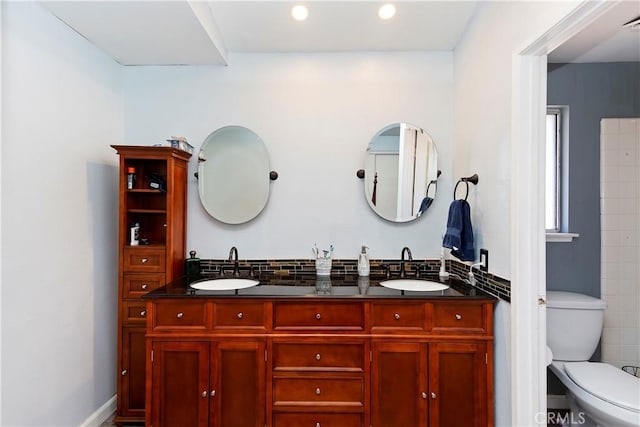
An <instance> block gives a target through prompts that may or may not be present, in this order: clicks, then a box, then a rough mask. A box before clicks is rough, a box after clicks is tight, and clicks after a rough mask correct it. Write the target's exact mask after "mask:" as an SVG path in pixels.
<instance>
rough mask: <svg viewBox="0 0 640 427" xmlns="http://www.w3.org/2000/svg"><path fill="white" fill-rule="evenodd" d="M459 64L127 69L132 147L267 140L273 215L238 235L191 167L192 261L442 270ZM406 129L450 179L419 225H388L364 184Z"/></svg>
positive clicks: (265, 61)
mask: <svg viewBox="0 0 640 427" xmlns="http://www.w3.org/2000/svg"><path fill="white" fill-rule="evenodd" d="M452 58H453V55H452V53H450V52H443V53H438V52H436V53H363V54H315V55H311V54H308V55H304V54H282V55H279V54H270V55H259V54H242V55H235V56H232V57H231V65H230V66H229V67H206V66H200V67H128V68H127V69H126V70H125V136H126V143H127V144H149V145H150V144H154V143H158V142H162V141H164V139H166V138H167V137H169V136H170V135H182V136H186V137H187V138H188V140H189V141H190V142H191V143H192V145H194V146H195V147H196V152H197V150H198V149H199V148H200V145H201V144H202V142H203V141H204V139H205V138H206V137H207V136H208V135H209V134H210V133H211V132H213V131H214V130H216V129H218V128H220V127H222V126H226V125H242V126H246V127H248V128H250V129H251V130H253V131H254V132H256V133H257V134H258V135H259V136H261V137H262V139H263V140H264V142H265V144H266V146H267V149H268V150H269V153H270V157H271V168H272V169H274V170H276V171H278V173H279V175H280V177H279V178H278V180H277V181H275V182H273V183H272V184H271V195H270V198H269V202H268V204H267V206H266V208H265V210H264V211H263V212H262V213H261V214H260V215H259V216H258V217H257V218H256V219H254V220H253V221H251V222H249V223H247V224H244V225H239V226H229V225H225V224H221V223H219V222H217V221H216V220H214V219H212V218H211V217H209V216H208V215H207V214H206V213H205V211H204V209H203V208H202V206H201V205H200V201H199V200H198V192H197V182H196V180H195V178H193V172H195V171H196V168H197V161H196V159H195V157H196V156H194V158H192V161H191V163H190V174H189V177H190V180H189V213H188V249H189V250H191V249H195V250H197V251H198V254H199V256H200V257H203V258H223V257H227V255H228V253H229V248H230V247H231V246H234V245H235V246H237V247H238V249H239V254H240V258H254V259H255V258H310V257H311V256H312V253H311V247H312V246H313V244H314V243H317V244H318V246H321V247H323V248H324V247H328V246H329V244H330V243H333V244H334V245H335V246H336V252H335V256H336V257H337V258H352V259H355V258H356V257H357V254H358V252H359V250H360V246H361V245H363V244H366V245H367V246H369V247H370V248H371V256H372V257H374V258H382V257H388V258H398V257H399V256H400V250H401V249H402V247H403V246H409V247H410V248H411V249H412V251H413V254H414V258H426V257H429V258H437V257H438V254H439V247H440V242H441V237H440V236H441V235H442V234H443V232H444V227H445V224H446V218H447V212H448V206H449V203H450V201H451V188H452V187H451V177H452V170H451V165H452V146H453V140H452V136H453V122H452V116H453V103H452V99H453V69H452ZM399 121H406V122H409V123H412V124H415V125H417V126H420V127H422V128H424V129H425V130H426V131H427V132H429V134H430V135H431V136H432V138H433V139H434V141H435V143H436V145H437V147H438V154H439V164H438V166H439V168H440V169H441V170H442V172H443V173H442V176H441V178H440V182H439V184H438V197H437V198H436V201H435V202H434V203H433V205H432V207H431V208H430V209H429V211H428V212H427V213H426V214H425V215H423V216H422V217H421V218H420V219H419V220H418V221H415V222H412V223H405V224H394V223H390V222H387V221H385V220H383V219H381V218H380V217H378V216H377V215H375V214H374V213H373V211H371V209H370V208H369V206H368V204H367V201H366V199H365V196H364V187H363V186H364V183H363V181H362V180H360V179H358V178H357V177H356V171H357V170H358V169H361V168H363V167H364V162H365V149H366V147H367V144H368V143H369V141H370V139H371V138H372V137H373V136H374V135H375V134H376V132H378V130H380V129H381V128H383V127H384V126H386V125H388V124H391V123H394V122H399Z"/></svg>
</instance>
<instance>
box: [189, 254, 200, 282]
mask: <svg viewBox="0 0 640 427" xmlns="http://www.w3.org/2000/svg"><path fill="white" fill-rule="evenodd" d="M185 264H186V267H185V270H186V273H187V276H189V277H197V276H199V275H200V258H196V251H191V252H189V258H187V260H186V262H185Z"/></svg>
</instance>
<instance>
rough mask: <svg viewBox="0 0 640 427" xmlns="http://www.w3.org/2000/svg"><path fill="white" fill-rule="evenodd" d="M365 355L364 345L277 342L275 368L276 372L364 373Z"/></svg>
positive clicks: (274, 357)
mask: <svg viewBox="0 0 640 427" xmlns="http://www.w3.org/2000/svg"><path fill="white" fill-rule="evenodd" d="M364 354H365V348H364V344H342V343H336V344H327V343H304V344H300V343H284V342H276V343H274V344H273V367H274V369H275V370H306V371H327V370H329V371H355V372H362V371H363V370H364V363H365V362H364V359H365V356H364Z"/></svg>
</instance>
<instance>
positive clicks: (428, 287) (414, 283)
mask: <svg viewBox="0 0 640 427" xmlns="http://www.w3.org/2000/svg"><path fill="white" fill-rule="evenodd" d="M380 284H381V285H382V286H384V287H385V288H390V289H397V290H400V291H416V292H432V291H444V290H445V289H449V285H445V284H444V283H439V282H431V281H429V280H420V279H392V280H385V281H382V282H380Z"/></svg>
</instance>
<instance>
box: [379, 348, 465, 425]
mask: <svg viewBox="0 0 640 427" xmlns="http://www.w3.org/2000/svg"><path fill="white" fill-rule="evenodd" d="M426 392H427V346H426V344H419V343H381V342H374V343H373V360H372V367H371V425H372V426H373V427H399V426H411V427H420V426H426V425H427V401H426V397H427V395H426ZM452 425H453V424H452Z"/></svg>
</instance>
